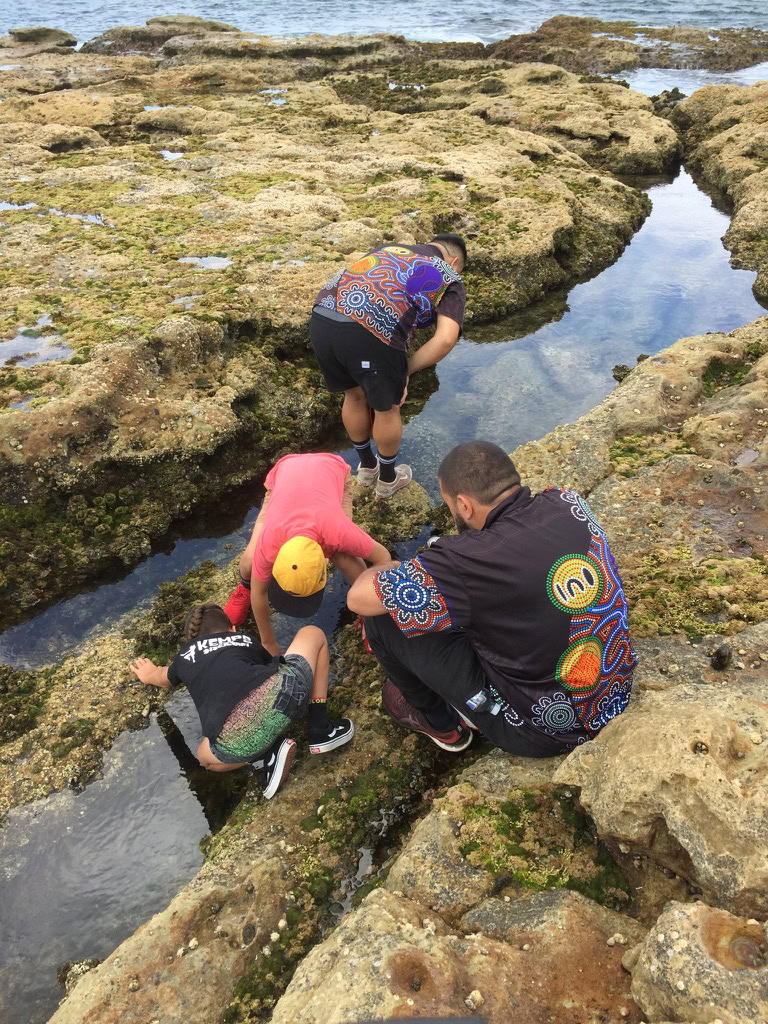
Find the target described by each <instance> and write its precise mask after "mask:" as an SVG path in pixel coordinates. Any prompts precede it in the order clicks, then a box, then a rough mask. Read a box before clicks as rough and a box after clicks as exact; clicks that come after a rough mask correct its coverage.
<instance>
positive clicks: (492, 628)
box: [375, 487, 637, 752]
mask: <svg viewBox="0 0 768 1024" xmlns="http://www.w3.org/2000/svg"><path fill="white" fill-rule="evenodd" d="M375 588H376V592H377V594H378V596H379V598H380V600H381V601H382V603H383V604H384V607H385V608H386V609H387V611H388V612H389V614H390V615H391V616H392V618H393V620H394V621H395V623H396V624H397V625H398V626H399V628H400V629H401V630H402V631H403V632H404V633H405V634H406V635H407V636H418V635H420V634H422V633H427V632H432V631H438V630H444V629H463V630H464V631H465V632H466V633H467V634H468V635H469V637H470V640H471V643H472V646H473V648H474V650H475V653H476V654H477V657H478V660H479V661H480V663H481V665H482V667H483V670H484V672H485V674H486V677H487V679H488V683H489V689H490V690H491V692H492V693H493V694H494V695H495V696H496V697H497V700H498V702H500V703H501V710H500V714H501V716H502V719H503V721H504V722H505V724H506V726H507V727H508V728H510V729H515V730H520V734H521V736H522V735H523V734H527V736H528V737H529V738H531V739H534V740H536V741H537V742H539V743H540V742H541V740H542V739H543V738H546V739H547V740H549V741H551V742H552V748H553V752H555V751H556V750H558V749H562V747H563V746H564V745H576V744H578V743H583V742H584V741H585V740H587V739H590V738H591V737H593V736H595V735H596V734H597V733H598V732H599V731H600V729H601V728H602V727H603V726H604V725H606V723H607V722H609V721H610V720H611V719H612V718H614V717H615V716H616V715H618V714H620V713H621V712H622V711H623V710H624V709H625V708H626V706H627V704H628V702H629V697H630V692H631V689H632V673H633V670H634V668H635V665H636V664H637V657H636V655H635V651H634V648H633V646H632V641H631V639H630V636H629V631H628V628H627V603H626V600H625V597H624V590H623V587H622V582H621V578H620V576H619V572H618V568H617V566H616V563H615V561H614V558H613V555H612V554H611V550H610V547H609V546H608V541H607V540H606V537H605V533H604V532H603V530H602V528H601V526H600V524H599V523H598V522H597V520H596V519H595V517H594V514H593V513H592V510H591V509H590V507H589V505H588V504H587V502H586V501H585V500H584V498H582V497H581V496H580V495H578V494H576V493H575V492H574V491H566V490H561V489H560V488H555V487H553V488H549V489H547V490H546V491H542V492H541V493H540V494H536V495H532V494H531V492H530V490H529V488H527V487H521V488H520V489H519V490H517V491H516V492H515V493H514V494H513V495H512V496H511V497H509V498H507V499H506V500H505V501H503V502H501V504H499V505H498V506H497V507H496V508H495V509H493V511H492V512H491V513H490V514H489V516H488V520H487V522H486V524H485V527H484V528H483V529H482V530H472V529H469V530H466V531H465V532H464V533H461V534H459V535H458V536H450V537H441V538H440V540H438V541H437V543H435V544H434V545H433V546H432V547H430V548H429V549H428V550H427V551H426V552H424V554H421V555H418V556H417V557H416V558H413V559H410V560H409V561H406V562H402V563H401V564H400V565H399V566H398V567H397V568H395V569H389V570H383V571H382V572H380V573H378V574H377V576H376V577H375Z"/></svg>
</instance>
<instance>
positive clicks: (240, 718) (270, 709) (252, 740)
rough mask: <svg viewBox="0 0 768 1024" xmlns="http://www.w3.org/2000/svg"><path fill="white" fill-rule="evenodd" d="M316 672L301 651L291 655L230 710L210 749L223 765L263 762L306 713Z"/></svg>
mask: <svg viewBox="0 0 768 1024" xmlns="http://www.w3.org/2000/svg"><path fill="white" fill-rule="evenodd" d="M312 682H313V674H312V668H311V667H310V664H309V662H308V661H307V659H306V658H305V657H304V656H303V655H301V654H289V655H287V656H286V658H285V660H284V661H283V662H281V664H280V667H279V668H278V670H277V672H276V673H275V674H274V675H273V676H270V678H269V679H267V680H266V681H265V682H264V683H262V684H261V686H259V687H257V688H256V689H255V690H252V691H251V693H249V694H248V696H247V697H244V698H243V699H242V700H241V701H240V702H239V703H238V704H236V705H235V707H234V708H233V709H232V711H230V713H229V715H228V716H227V719H226V721H225V722H224V725H223V726H222V727H221V732H220V733H219V735H218V736H217V737H216V739H215V741H214V742H213V743H211V751H212V752H213V755H214V757H216V758H217V759H218V760H219V761H221V762H222V763H223V764H242V763H248V762H252V761H260V760H261V759H262V757H263V755H264V753H265V752H266V751H267V750H269V748H270V747H271V746H272V744H273V743H274V742H275V740H277V739H278V738H279V737H280V736H281V735H282V734H283V733H284V732H286V731H287V730H288V728H289V727H290V726H291V724H292V723H293V722H295V721H296V720H297V719H298V718H301V716H302V715H303V714H304V713H305V711H306V709H307V705H308V704H309V696H310V693H311V692H312Z"/></svg>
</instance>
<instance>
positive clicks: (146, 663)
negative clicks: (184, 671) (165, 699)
mask: <svg viewBox="0 0 768 1024" xmlns="http://www.w3.org/2000/svg"><path fill="white" fill-rule="evenodd" d="M131 672H133V673H134V675H136V676H138V677H139V679H140V680H141V682H142V683H144V685H145V686H159V687H160V688H161V689H162V690H168V689H169V688H170V685H171V681H170V679H169V678H168V666H167V665H156V664H155V663H154V661H152V660H151V659H150V658H137V659H136V661H134V662H132V663H131Z"/></svg>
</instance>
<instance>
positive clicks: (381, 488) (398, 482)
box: [376, 462, 413, 498]
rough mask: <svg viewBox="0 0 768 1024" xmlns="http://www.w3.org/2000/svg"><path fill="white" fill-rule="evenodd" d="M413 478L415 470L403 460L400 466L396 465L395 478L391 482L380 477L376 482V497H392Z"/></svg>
mask: <svg viewBox="0 0 768 1024" xmlns="http://www.w3.org/2000/svg"><path fill="white" fill-rule="evenodd" d="M411 480H413V470H412V469H411V467H410V466H406V464H405V463H404V462H401V463H400V465H399V466H396V467H395V479H394V480H393V481H392V482H391V483H386V482H385V481H384V480H382V479H381V478H379V482H378V483H377V484H376V497H377V498H391V497H392V495H393V494H394V493H395V491H399V490H400V489H401V488H403V487H407V486H408V484H409V483H410V482H411Z"/></svg>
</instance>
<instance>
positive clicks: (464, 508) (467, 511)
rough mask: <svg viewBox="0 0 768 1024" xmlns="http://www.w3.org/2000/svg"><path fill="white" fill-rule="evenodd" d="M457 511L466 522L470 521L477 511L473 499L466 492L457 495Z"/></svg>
mask: <svg viewBox="0 0 768 1024" xmlns="http://www.w3.org/2000/svg"><path fill="white" fill-rule="evenodd" d="M456 511H457V512H458V513H459V515H460V516H461V518H462V519H463V520H464V522H466V523H468V522H469V521H470V519H471V518H472V516H473V515H474V513H475V506H474V504H473V502H472V499H471V498H470V497H468V496H467V495H466V494H457V495H456Z"/></svg>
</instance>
